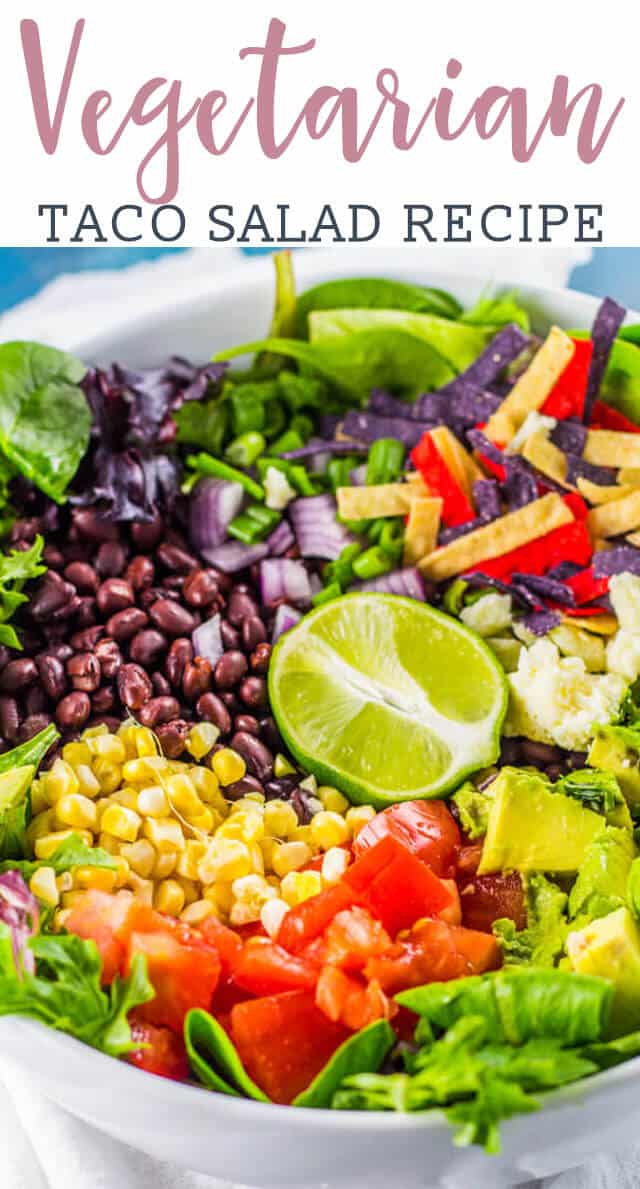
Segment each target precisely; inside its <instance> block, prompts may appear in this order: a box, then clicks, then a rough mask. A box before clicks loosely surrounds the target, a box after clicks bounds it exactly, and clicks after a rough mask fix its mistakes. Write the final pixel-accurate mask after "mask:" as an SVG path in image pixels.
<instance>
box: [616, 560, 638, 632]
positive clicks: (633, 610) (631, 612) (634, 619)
mask: <svg viewBox="0 0 640 1189" xmlns="http://www.w3.org/2000/svg"><path fill="white" fill-rule="evenodd" d="M609 598H610V599H611V606H612V607H613V610H614V611H615V613H616V615H617V617H618V623H619V625H620V627H621V628H624V629H625V630H626V631H628V632H640V578H638V577H637V575H636V574H627V573H625V574H614V575H613V577H612V578H610V579H609Z"/></svg>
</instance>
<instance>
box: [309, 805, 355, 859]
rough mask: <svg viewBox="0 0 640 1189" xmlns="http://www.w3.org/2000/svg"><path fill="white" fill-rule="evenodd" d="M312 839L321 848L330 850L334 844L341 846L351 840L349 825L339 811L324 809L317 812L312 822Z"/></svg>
mask: <svg viewBox="0 0 640 1189" xmlns="http://www.w3.org/2000/svg"><path fill="white" fill-rule="evenodd" d="M309 825H310V827H311V841H312V843H313V845H314V846H317V847H319V848H320V850H329V849H330V848H331V847H332V846H340V845H341V844H342V843H343V842H347V841H348V840H349V827H348V825H347V823H346V821H345V820H344V818H343V817H340V814H339V813H330V812H329V810H327V809H323V810H322V812H321V813H316V815H315V817H312V819H311V821H310V823H309Z"/></svg>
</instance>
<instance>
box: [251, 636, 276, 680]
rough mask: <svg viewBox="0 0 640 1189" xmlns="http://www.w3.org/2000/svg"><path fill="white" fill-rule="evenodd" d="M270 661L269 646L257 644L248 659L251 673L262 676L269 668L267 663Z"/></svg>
mask: <svg viewBox="0 0 640 1189" xmlns="http://www.w3.org/2000/svg"><path fill="white" fill-rule="evenodd" d="M270 660H271V645H270V644H266V643H264V644H258V647H257V648H255V649H254V651H253V652H252V653H251V656H250V658H249V665H250V667H251V672H252V673H260V674H264V673H266V672H267V670H268V668H269V661H270Z"/></svg>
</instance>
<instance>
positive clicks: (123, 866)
mask: <svg viewBox="0 0 640 1189" xmlns="http://www.w3.org/2000/svg"><path fill="white" fill-rule="evenodd" d="M134 845H135V844H134ZM115 864H116V887H117V888H123V887H124V885H125V884H126V882H127V880H128V878H129V874H130V871H131V868H130V866H129V864H128V862H127V860H126V859H125V858H124V856H123V855H116V856H115Z"/></svg>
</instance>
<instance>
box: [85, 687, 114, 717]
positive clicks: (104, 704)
mask: <svg viewBox="0 0 640 1189" xmlns="http://www.w3.org/2000/svg"><path fill="white" fill-rule="evenodd" d="M115 700H116V699H115V693H114V691H113V689H112V688H111V686H110V685H103V686H102V689H97V690H96V692H95V693H94V694H93V695H92V697H91V709H92V710H93V713H94V714H108V713H109V711H110V710H112V709H113V706H114V704H115Z"/></svg>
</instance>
